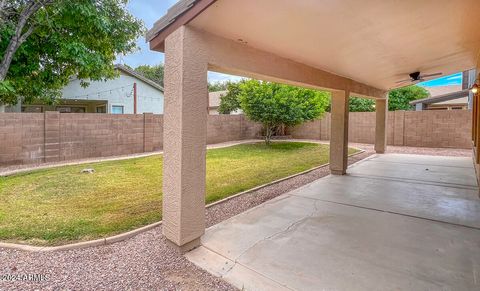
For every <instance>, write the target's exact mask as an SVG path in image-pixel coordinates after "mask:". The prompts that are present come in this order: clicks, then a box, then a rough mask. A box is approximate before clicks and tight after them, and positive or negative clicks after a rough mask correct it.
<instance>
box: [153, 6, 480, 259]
mask: <svg viewBox="0 0 480 291" xmlns="http://www.w3.org/2000/svg"><path fill="white" fill-rule="evenodd" d="M479 15H480V4H479V3H478V0H457V1H450V0H424V1H413V0H403V1H382V0H365V1H358V0H298V1H290V0H262V1H256V0H242V1H235V0H217V1H215V0H182V1H180V2H179V3H177V4H176V5H175V6H174V7H172V8H171V9H170V10H169V12H168V13H167V15H166V16H165V17H163V18H162V19H160V20H159V21H158V22H157V24H156V25H155V27H154V28H153V29H152V30H151V31H150V32H149V33H148V35H147V40H148V41H149V42H150V47H151V49H153V50H157V51H161V52H165V78H164V80H165V102H164V104H165V109H164V111H165V113H164V135H165V137H164V144H163V149H164V174H163V223H164V224H163V233H164V234H165V236H166V238H167V240H168V241H169V242H171V243H172V244H173V245H174V246H176V247H178V248H179V249H180V250H182V251H185V250H189V249H192V248H194V247H196V246H198V245H199V244H200V237H201V236H202V235H203V233H204V231H205V209H204V206H205V191H206V180H205V176H206V170H205V169H206V161H205V155H206V150H205V148H206V136H207V108H208V87H207V72H208V70H211V71H217V72H221V73H229V74H235V75H240V76H246V77H251V78H255V79H261V80H266V81H274V82H278V83H285V84H290V85H297V86H303V87H307V88H314V89H322V90H328V91H330V92H331V119H330V160H329V167H330V171H331V173H332V174H334V175H344V174H346V171H347V165H348V124H349V118H348V112H349V98H350V97H351V96H356V97H366V98H373V99H375V111H376V121H375V147H374V148H375V151H376V152H377V153H384V152H385V150H386V147H387V134H386V131H387V126H386V124H387V113H388V101H387V98H386V97H387V94H386V93H387V91H388V90H390V89H391V88H393V87H395V86H397V85H399V84H398V83H397V81H398V80H402V79H406V78H407V77H408V74H409V73H412V72H414V71H420V72H421V73H423V74H428V73H436V72H439V71H440V72H442V73H443V74H450V73H453V72H457V71H465V70H468V69H471V68H474V67H477V66H476V64H477V58H478V53H479V50H480V29H478V28H479V27H480V17H478V16H479ZM475 104H476V105H475V106H477V105H478V102H477V103H475ZM474 116H476V115H475V114H474ZM474 128H475V129H478V128H477V127H476V126H474ZM478 136H480V133H479V134H478ZM477 144H478V143H477ZM477 156H478V159H479V160H480V155H477Z"/></svg>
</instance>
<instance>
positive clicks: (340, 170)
mask: <svg viewBox="0 0 480 291" xmlns="http://www.w3.org/2000/svg"><path fill="white" fill-rule="evenodd" d="M348 97H349V92H348V91H334V92H332V108H331V123H330V171H331V173H332V174H334V175H345V174H346V172H347V166H348Z"/></svg>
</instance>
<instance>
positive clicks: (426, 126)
mask: <svg viewBox="0 0 480 291" xmlns="http://www.w3.org/2000/svg"><path fill="white" fill-rule="evenodd" d="M471 118H472V116H471V112H470V111H467V110H458V111H457V110H448V111H419V112H405V139H404V141H405V145H406V146H420V147H444V148H471V146H472V142H471V126H472V121H471Z"/></svg>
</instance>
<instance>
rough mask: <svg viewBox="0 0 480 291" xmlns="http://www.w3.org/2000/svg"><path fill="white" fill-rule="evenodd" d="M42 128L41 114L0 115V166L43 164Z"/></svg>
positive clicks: (43, 122)
mask: <svg viewBox="0 0 480 291" xmlns="http://www.w3.org/2000/svg"><path fill="white" fill-rule="evenodd" d="M44 128H45V121H44V115H43V114H38V113H23V114H22V113H8V114H7V113H5V114H0V164H2V165H11V164H24V163H41V162H43V161H44V147H45V131H44Z"/></svg>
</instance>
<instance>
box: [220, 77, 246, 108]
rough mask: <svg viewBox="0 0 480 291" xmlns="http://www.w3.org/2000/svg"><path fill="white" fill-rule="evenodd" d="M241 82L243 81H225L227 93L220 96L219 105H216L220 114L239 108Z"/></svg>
mask: <svg viewBox="0 0 480 291" xmlns="http://www.w3.org/2000/svg"><path fill="white" fill-rule="evenodd" d="M243 82H244V81H240V82H237V83H234V82H228V83H227V87H226V88H225V89H226V90H227V93H226V94H225V95H223V96H221V97H220V106H219V107H218V112H219V113H220V114H230V113H232V112H233V111H235V110H238V109H240V99H239V95H240V92H241V89H240V85H241V84H242V83H243Z"/></svg>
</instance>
